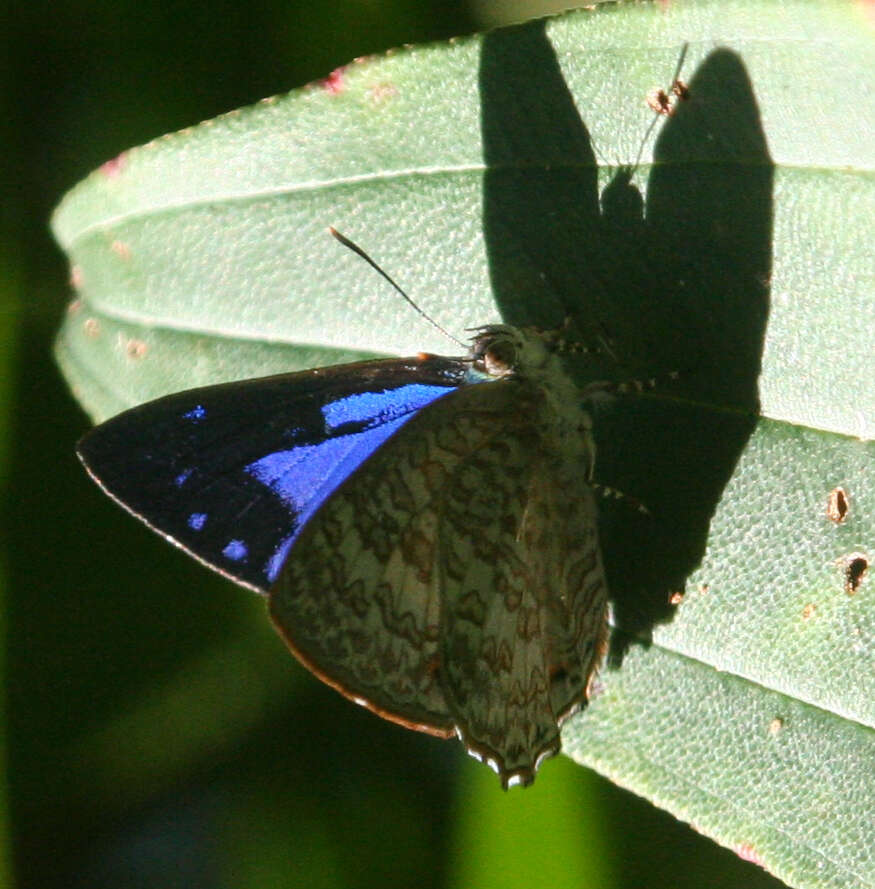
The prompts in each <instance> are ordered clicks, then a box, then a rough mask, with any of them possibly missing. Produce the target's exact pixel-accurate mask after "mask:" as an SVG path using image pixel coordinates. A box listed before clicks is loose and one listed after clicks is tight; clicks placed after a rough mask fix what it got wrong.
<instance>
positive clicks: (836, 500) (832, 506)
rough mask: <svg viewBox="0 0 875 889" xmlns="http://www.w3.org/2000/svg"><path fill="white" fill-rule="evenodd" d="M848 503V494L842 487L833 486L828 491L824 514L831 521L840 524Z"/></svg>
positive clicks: (845, 514) (846, 512)
mask: <svg viewBox="0 0 875 889" xmlns="http://www.w3.org/2000/svg"><path fill="white" fill-rule="evenodd" d="M849 508H850V503H849V501H848V494H847V492H846V491H845V489H844V488H833V489H832V490H831V491H830V492H829V500H828V501H827V504H826V514H827V516H828V517H829V520H830V521H831V522H835V524H837V525H840V524H841V523H842V522H843V521H844V520H845V519H846V518H847V515H848V509H849Z"/></svg>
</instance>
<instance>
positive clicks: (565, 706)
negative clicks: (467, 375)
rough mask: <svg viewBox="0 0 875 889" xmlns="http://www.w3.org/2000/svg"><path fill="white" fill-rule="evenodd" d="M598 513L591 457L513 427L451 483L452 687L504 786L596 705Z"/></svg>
mask: <svg viewBox="0 0 875 889" xmlns="http://www.w3.org/2000/svg"><path fill="white" fill-rule="evenodd" d="M519 410H520V411H521V412H522V415H523V416H525V417H527V418H529V419H527V422H529V423H530V418H531V416H532V413H530V412H528V411H526V405H525V401H524V400H521V401H520V405H519ZM596 519H597V517H596V505H595V500H594V496H593V491H592V488H591V487H590V486H589V485H588V483H587V480H586V468H585V466H584V465H582V464H581V463H579V462H572V463H570V464H565V463H564V462H563V460H562V457H561V454H556V453H555V452H551V451H548V450H546V449H545V448H544V443H543V442H542V441H541V440H540V439H539V438H537V437H536V436H535V434H534V432H532V431H529V432H528V433H526V432H524V431H523V430H521V429H513V428H512V427H511V428H510V429H508V427H507V425H505V426H504V428H503V429H501V430H499V433H498V434H497V435H496V436H494V437H493V438H492V439H491V440H490V441H489V442H488V443H487V444H485V445H484V447H482V448H480V449H479V450H478V451H477V452H476V453H472V454H471V455H470V457H469V458H468V459H467V460H466V461H465V462H464V463H463V464H462V465H460V466H459V467H458V468H457V470H456V472H455V473H454V475H453V477H452V478H451V479H450V482H449V484H448V486H447V491H446V496H445V499H444V504H443V508H442V511H441V526H440V540H441V546H442V559H441V565H442V569H443V571H444V578H443V581H442V586H443V601H444V615H443V620H442V634H441V638H442V647H443V650H442V664H443V671H442V678H443V685H444V689H445V694H446V696H447V700H448V703H449V706H450V710H451V712H452V713H453V714H454V716H455V719H456V725H457V730H458V732H459V735H460V737H461V739H462V741H463V742H464V744H465V746H466V747H467V748H468V750H469V751H470V752H471V753H472V754H473V755H475V756H478V757H480V758H482V759H484V760H485V761H486V762H488V763H489V764H490V765H492V766H493V767H494V768H495V770H496V771H497V772H498V774H499V776H500V778H501V780H502V784H503V786H505V787H508V786H510V785H513V784H524V785H525V784H530V783H531V782H532V781H533V780H534V777H535V772H536V771H537V768H538V766H539V764H540V762H541V761H542V760H543V759H544V758H546V757H547V756H550V755H553V754H555V753H556V752H558V750H559V748H560V738H559V727H560V725H561V724H562V722H563V721H564V720H565V718H566V717H567V716H569V715H570V714H571V713H573V712H574V711H575V710H577V709H578V708H579V707H580V706H581V705H583V704H585V703H586V695H587V686H588V683H589V680H590V678H591V676H592V674H593V673H594V671H595V669H596V668H597V666H598V663H599V660H600V658H601V655H602V650H603V647H604V639H605V634H606V609H607V586H606V583H605V578H604V572H603V569H602V563H601V553H600V550H599V546H598V530H597V521H596Z"/></svg>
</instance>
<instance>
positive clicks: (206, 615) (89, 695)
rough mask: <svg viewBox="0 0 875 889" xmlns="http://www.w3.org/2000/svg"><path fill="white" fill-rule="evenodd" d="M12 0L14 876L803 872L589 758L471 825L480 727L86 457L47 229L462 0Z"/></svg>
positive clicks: (8, 584) (61, 291)
mask: <svg viewBox="0 0 875 889" xmlns="http://www.w3.org/2000/svg"><path fill="white" fill-rule="evenodd" d="M6 19H7V24H5V25H2V26H0V34H2V35H3V36H4V37H5V39H6V41H7V44H8V45H7V46H4V47H3V52H2V55H0V58H2V60H3V61H5V63H6V65H7V66H8V67H7V68H6V70H4V71H2V74H0V76H2V78H3V88H2V89H0V102H3V103H4V107H3V108H2V114H0V121H2V123H0V127H2V156H3V169H4V182H3V201H2V206H0V224H2V240H0V309H2V314H0V411H2V412H3V413H2V415H0V417H2V420H0V430H2V431H3V432H8V435H5V436H3V437H0V473H2V476H3V481H4V503H3V516H2V521H3V530H2V538H0V539H2V541H3V544H4V547H3V550H2V551H0V560H2V561H0V572H3V575H5V576H2V577H0V580H2V581H3V587H4V595H5V609H4V610H5V628H4V629H5V637H6V666H7V675H8V680H7V682H6V711H7V726H8V728H7V731H6V738H5V740H6V772H7V782H6V783H7V786H8V800H9V802H8V812H9V815H8V826H9V839H8V841H7V846H6V868H5V871H6V873H5V875H4V874H2V873H0V879H2V881H3V883H4V885H18V886H26V887H40V889H50V887H56V886H57V887H61V886H64V887H70V886H88V887H103V886H106V887H110V886H112V887H128V886H133V887H139V886H143V887H147V886H148V887H153V886H154V887H173V886H179V887H211V886H217V887H218V886H234V887H241V889H242V887H268V886H270V887H273V886H287V885H288V886H294V885H306V886H314V887H318V886H353V887H355V886H366V885H377V884H380V883H384V882H387V881H391V882H393V883H399V884H402V885H411V884H414V885H417V886H419V887H422V889H425V887H429V886H450V885H458V882H459V874H460V873H465V872H468V873H470V870H466V869H467V868H468V867H469V866H470V862H471V861H477V872H478V873H479V874H481V875H482V883H481V885H487V884H492V883H494V884H495V885H502V886H508V885H512V884H513V877H514V875H515V874H517V875H523V876H524V875H525V874H531V873H533V872H534V873H536V874H537V873H538V872H539V869H540V868H541V866H542V865H543V873H544V874H545V875H546V874H548V873H549V874H550V875H551V876H550V884H551V886H557V885H560V884H561V881H560V882H558V883H557V881H556V878H555V877H554V876H552V875H554V874H556V873H559V874H561V875H562V878H563V879H564V882H566V883H567V885H569V886H571V885H574V886H586V885H590V884H591V883H590V882H588V880H589V878H587V877H585V876H584V875H583V874H578V873H576V872H575V870H574V867H575V865H574V862H579V861H581V860H584V861H585V860H595V859H598V860H599V861H600V862H601V863H602V867H601V870H602V871H603V872H604V873H606V874H607V875H609V876H612V877H613V883H610V884H609V883H607V882H601V883H600V884H599V885H605V886H607V885H614V886H617V887H622V886H651V887H658V886H671V887H687V886H689V887H702V886H707V887H723V886H726V887H729V886H735V885H744V886H752V887H756V886H763V887H765V886H776V885H779V884H778V883H777V881H775V880H773V879H771V878H770V877H768V876H766V875H765V874H763V873H762V872H761V871H759V870H758V869H756V868H755V867H753V866H752V865H750V864H747V863H745V862H742V861H741V860H739V859H738V858H736V857H735V856H734V855H732V853H730V852H728V851H726V850H723V849H720V848H718V847H717V846H715V845H714V844H713V843H711V842H710V841H708V840H705V839H703V838H701V837H699V836H698V835H697V834H695V833H694V832H693V831H691V830H690V829H689V828H687V827H685V826H684V825H681V824H679V823H678V822H676V821H675V820H674V819H673V818H671V817H670V816H668V815H666V814H664V813H662V812H659V811H657V810H656V809H654V808H652V807H651V806H650V805H649V804H647V803H645V802H643V801H641V800H638V799H637V798H634V797H632V796H631V795H629V794H627V793H625V792H623V791H620V790H617V789H616V788H614V787H612V786H611V785H610V784H609V783H607V782H606V781H604V780H602V779H600V778H598V777H595V776H593V775H591V774H590V773H588V772H585V771H584V770H582V769H579V768H577V767H574V766H573V765H571V763H570V762H569V761H562V762H554V763H549V764H547V765H546V766H545V768H544V770H543V772H542V773H541V776H540V777H539V780H538V782H537V785H536V787H535V788H533V790H531V791H519V790H518V791H516V792H515V793H514V792H512V793H511V794H510V795H509V796H508V797H507V803H508V806H509V807H511V806H517V802H518V798H517V795H518V794H521V793H523V794H539V796H538V802H539V805H540V806H541V808H542V810H543V811H546V812H548V813H549V812H550V811H551V807H550V795H551V793H556V792H557V789H558V788H559V787H560V784H561V788H562V789H563V790H565V791H567V790H568V787H569V784H570V785H571V786H572V789H573V791H574V799H575V800H578V799H579V804H580V809H579V811H580V813H581V817H580V818H579V819H578V818H577V817H576V816H575V815H574V814H573V813H572V814H570V815H569V816H568V818H567V822H568V823H565V824H564V829H563V830H561V831H554V832H549V833H548V834H547V836H546V838H545V836H544V834H543V832H542V831H540V830H538V829H537V826H536V825H531V824H524V823H518V824H511V825H508V824H504V825H503V826H496V823H495V822H494V821H493V820H491V819H490V818H489V817H485V818H484V823H483V824H482V827H481V829H479V830H478V829H472V828H471V824H470V819H467V818H465V817H464V815H463V813H464V812H465V811H470V810H471V809H472V808H474V809H476V810H477V811H480V809H481V808H484V810H485V811H487V812H488V811H490V809H489V806H490V805H492V806H494V800H493V799H492V796H490V795H495V794H498V793H500V791H499V790H498V782H497V780H496V779H494V778H493V777H492V776H490V775H486V780H485V781H484V780H483V779H482V776H481V772H483V769H482V767H480V766H477V765H476V764H474V763H473V761H471V760H469V759H468V758H467V757H466V756H465V755H464V753H463V751H462V748H461V746H460V745H458V744H456V743H454V742H453V743H447V742H441V741H438V740H435V739H432V738H429V737H426V736H423V735H417V734H414V733H412V732H407V731H404V730H402V729H400V728H398V727H396V726H393V725H390V724H388V723H385V722H382V721H381V720H379V719H377V718H375V717H374V716H372V715H370V714H369V713H367V712H365V711H364V710H362V709H360V708H357V707H354V706H352V705H350V704H348V703H347V702H345V701H343V700H342V699H341V698H340V697H339V696H338V695H336V694H335V693H334V692H332V691H331V690H329V689H327V688H325V687H324V686H322V685H321V684H320V683H318V682H317V681H316V680H314V679H312V678H310V677H309V676H308V675H307V674H306V673H305V671H304V670H303V669H302V668H300V667H299V666H298V665H297V664H296V663H295V662H294V661H293V660H292V659H291V658H290V657H289V656H288V655H287V654H286V652H285V649H284V648H283V646H282V644H281V643H280V642H279V640H277V639H275V638H274V637H273V635H272V634H271V631H270V630H269V628H268V626H267V620H266V617H265V615H264V614H263V613H262V612H263V607H262V604H261V602H259V601H258V600H257V599H256V598H255V597H254V596H252V595H251V594H250V593H248V592H245V591H243V590H240V589H237V588H235V587H233V586H232V585H231V584H229V583H226V582H223V581H221V580H220V579H218V578H216V577H215V576H213V575H212V574H210V573H209V572H206V571H204V570H202V569H200V568H199V566H197V565H195V564H194V563H192V562H191V561H190V560H188V559H187V558H186V557H185V556H183V555H181V554H180V553H178V552H176V551H175V550H173V549H172V548H170V547H168V546H166V545H165V544H163V543H162V542H161V541H160V540H158V539H157V538H155V537H153V536H152V535H151V534H150V533H149V532H147V531H146V530H145V529H143V528H142V527H140V526H139V525H138V524H137V523H136V522H134V521H132V520H131V519H130V518H129V517H127V516H126V515H124V514H122V513H121V511H119V510H118V509H117V508H115V507H114V506H113V505H112V504H111V503H110V502H109V501H108V500H106V499H105V498H104V497H103V496H102V495H101V494H100V493H99V492H98V491H97V490H96V488H95V487H94V486H93V485H92V484H91V483H90V482H89V481H88V480H87V479H86V477H85V474H84V473H83V472H82V470H81V468H80V467H79V465H78V463H77V462H76V460H75V457H74V456H73V445H74V442H75V440H76V439H77V438H78V436H79V435H80V434H81V433H82V432H83V431H84V430H85V429H86V428H87V426H88V422H87V420H86V418H85V416H84V415H83V414H82V413H81V411H80V410H79V409H78V408H77V406H76V404H75V402H74V400H73V398H72V397H71V396H70V394H69V393H68V392H67V390H66V388H65V386H64V384H63V382H62V381H61V379H60V376H59V373H58V371H57V369H56V367H55V365H54V363H53V361H52V358H51V342H52V337H53V332H54V330H55V329H56V327H57V325H58V323H59V319H60V317H61V314H62V312H63V311H64V308H63V307H64V304H65V302H66V301H67V299H68V298H69V288H68V285H67V280H66V279H67V269H66V266H65V263H64V260H63V258H62V256H61V254H60V251H59V250H58V249H57V248H56V246H55V245H54V243H53V242H52V240H51V238H50V235H49V232H48V217H49V214H50V212H51V209H52V207H53V206H54V205H55V204H56V203H57V201H58V200H59V199H60V197H61V195H62V194H63V192H64V191H65V190H67V189H68V188H70V187H71V186H72V185H73V184H74V183H75V182H76V181H78V180H79V179H80V178H82V177H83V176H84V175H85V174H86V173H88V172H89V171H90V170H92V169H93V168H94V167H96V166H98V165H99V164H100V163H102V162H103V161H105V160H107V159H108V158H111V157H114V156H115V155H116V154H118V152H120V151H121V150H123V149H125V148H129V147H131V146H133V145H137V144H139V143H142V142H145V141H147V140H149V139H151V138H152V137H154V136H157V135H160V134H161V133H164V132H168V131H171V130H175V129H179V128H181V127H184V126H188V125H190V124H193V123H196V122H198V121H200V120H203V119H207V118H210V117H213V116H215V115H216V114H219V113H221V112H223V111H227V110H230V109H232V108H235V107H238V106H241V105H245V104H248V103H250V102H253V101H255V100H257V99H259V98H261V97H263V96H267V95H271V94H274V93H278V92H283V91H285V90H287V89H290V88H292V87H295V86H299V85H301V84H303V83H305V82H307V81H309V80H312V79H314V78H317V77H321V76H324V75H325V74H327V73H328V72H329V71H330V70H331V69H332V68H334V67H336V66H337V65H339V64H342V63H344V62H346V61H348V60H350V59H351V58H353V57H355V56H360V55H363V54H366V53H373V52H379V51H381V50H383V49H386V48H389V47H392V46H396V45H399V44H401V43H412V42H421V41H426V40H436V39H443V38H447V37H450V36H452V35H454V34H463V33H468V32H470V31H473V30H475V29H476V28H477V22H476V21H474V19H473V18H472V17H470V16H469V15H468V14H467V12H466V9H465V5H464V4H462V3H459V4H454V3H451V2H424V0H395V2H392V0H371V2H364V0H361V2H352V0H338V2H333V3H330V4H328V3H318V2H315V3H314V2H311V3H270V2H266V0H262V2H257V3H254V4H239V5H237V4H231V3H212V4H200V3H195V2H182V3H180V2H176V3H168V2H166V0H164V2H157V3H150V4H142V3H135V2H131V0H120V2H114V3H111V4H99V3H90V4H89V3H83V2H75V0H70V2H67V3H60V4H48V3H34V4H31V5H27V6H24V5H22V6H20V8H19V9H17V10H15V12H14V13H10V12H9V11H7V14H6ZM2 39H3V37H0V40H2ZM0 64H2V62H0ZM667 753H669V752H668V751H667ZM484 774H485V773H484ZM551 788H552V789H551ZM515 798H516V800H515ZM565 798H566V799H567V795H566V796H565ZM532 799H534V797H532ZM509 811H517V809H516V808H514V809H509ZM527 811H528V810H527ZM522 817H523V816H520V818H521V819H522ZM463 824H465V825H466V826H465V827H464V828H462V827H460V825H463ZM593 824H597V825H598V829H594V828H593V827H592V825H593ZM495 830H502V831H505V832H506V833H507V834H508V839H511V840H513V843H512V844H511V845H510V851H505V852H504V853H502V854H501V855H500V856H497V857H496V859H495V860H490V859H489V857H488V855H486V854H485V853H484V852H483V849H484V848H485V847H489V848H490V849H492V848H495V847H496V845H497V844H496V843H494V842H488V841H485V840H484V838H483V836H482V834H483V833H484V832H487V831H495ZM478 846H479V848H478ZM564 862H568V864H567V866H566V865H565V864H564ZM13 874H14V877H13V876H12V875H13ZM487 874H488V875H489V876H487ZM608 878H609V877H608V876H606V877H605V878H604V879H605V880H607V879H608ZM535 879H536V878H535ZM531 882H532V880H531V879H528V884H529V885H530V884H531Z"/></svg>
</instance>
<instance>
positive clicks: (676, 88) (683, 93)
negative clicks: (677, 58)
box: [671, 79, 690, 102]
mask: <svg viewBox="0 0 875 889" xmlns="http://www.w3.org/2000/svg"><path fill="white" fill-rule="evenodd" d="M671 92H672V95H674V96H677V97H678V98H679V99H680V100H681V101H682V102H686V101H687V99H689V98H690V88H689V87H688V86H687V85H686V84H685V83H684V82H683V81H682V80H680V79H678V80H676V81H675V82H674V83H673V84H672V85H671Z"/></svg>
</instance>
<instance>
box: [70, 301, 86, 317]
mask: <svg viewBox="0 0 875 889" xmlns="http://www.w3.org/2000/svg"><path fill="white" fill-rule="evenodd" d="M81 311H82V300H81V299H71V300H70V302H69V303H68V304H67V314H68V315H78V314H79V312H81Z"/></svg>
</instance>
